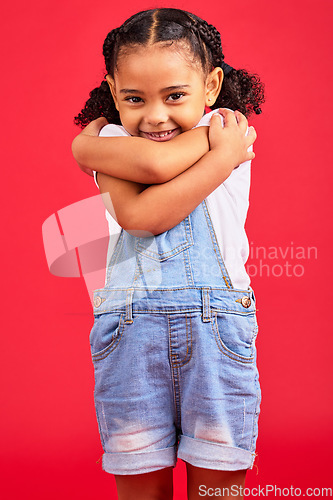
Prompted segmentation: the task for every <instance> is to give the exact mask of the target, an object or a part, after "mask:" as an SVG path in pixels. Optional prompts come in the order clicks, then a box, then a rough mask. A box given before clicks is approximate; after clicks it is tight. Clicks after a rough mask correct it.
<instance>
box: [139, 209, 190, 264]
mask: <svg viewBox="0 0 333 500" xmlns="http://www.w3.org/2000/svg"><path fill="white" fill-rule="evenodd" d="M192 245H193V235H192V227H191V220H190V216H188V217H186V218H185V219H184V220H182V221H181V222H180V223H179V224H178V225H177V226H175V227H173V228H172V229H170V230H169V231H165V232H164V233H162V234H158V235H157V236H150V237H148V238H137V241H136V243H135V251H136V252H138V253H139V254H141V255H144V256H145V257H149V258H150V259H153V260H156V261H158V262H163V261H165V260H167V259H170V258H171V257H174V256H175V255H177V254H179V253H180V252H183V251H184V250H186V249H187V248H189V247H190V246H192Z"/></svg>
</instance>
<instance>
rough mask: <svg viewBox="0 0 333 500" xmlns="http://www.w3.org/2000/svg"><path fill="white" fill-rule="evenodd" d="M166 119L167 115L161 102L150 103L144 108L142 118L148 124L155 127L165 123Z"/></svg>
mask: <svg viewBox="0 0 333 500" xmlns="http://www.w3.org/2000/svg"><path fill="white" fill-rule="evenodd" d="M168 119H169V116H168V114H167V112H166V109H165V107H164V106H163V104H152V105H151V106H149V108H147V109H146V114H145V118H144V120H145V122H146V123H147V124H148V125H152V126H154V127H157V126H158V125H160V124H163V123H166V122H167V121H168Z"/></svg>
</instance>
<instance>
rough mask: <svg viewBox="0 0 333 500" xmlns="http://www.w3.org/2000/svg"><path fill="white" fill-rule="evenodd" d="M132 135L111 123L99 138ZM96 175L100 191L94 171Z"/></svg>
mask: <svg viewBox="0 0 333 500" xmlns="http://www.w3.org/2000/svg"><path fill="white" fill-rule="evenodd" d="M129 135H130V134H129V133H128V132H127V130H126V129H125V128H124V127H122V126H121V125H115V124H114V123H109V124H108V125H105V127H103V128H102V129H101V130H100V133H99V137H128V136H129ZM93 174H94V180H95V184H96V186H97V187H98V189H99V185H98V182H97V172H96V171H95V170H93Z"/></svg>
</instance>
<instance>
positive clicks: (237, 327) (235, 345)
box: [211, 311, 258, 363]
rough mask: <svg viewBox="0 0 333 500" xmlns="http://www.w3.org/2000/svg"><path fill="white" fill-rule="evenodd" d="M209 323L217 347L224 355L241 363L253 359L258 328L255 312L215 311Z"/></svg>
mask: <svg viewBox="0 0 333 500" xmlns="http://www.w3.org/2000/svg"><path fill="white" fill-rule="evenodd" d="M211 324H212V329H213V332H214V335H215V338H216V341H217V345H218V348H219V349H220V351H221V352H222V353H223V354H224V355H226V356H228V357H230V358H231V359H234V360H236V361H240V362H242V363H252V362H253V361H254V342H255V338H256V333H257V328H258V327H257V321H256V317H255V313H251V314H235V313H234V314H232V313H220V312H216V311H215V312H214V313H213V318H212V322H211Z"/></svg>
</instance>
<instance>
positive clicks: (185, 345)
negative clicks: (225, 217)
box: [90, 201, 260, 474]
mask: <svg viewBox="0 0 333 500" xmlns="http://www.w3.org/2000/svg"><path fill="white" fill-rule="evenodd" d="M94 315H95V323H94V326H93V328H92V331H91V334H90V344H91V352H92V359H93V363H94V369H95V382H96V385H95V406H96V412H97V418H98V424H99V431H100V435H101V440H102V444H103V448H104V455H103V468H104V470H106V471H107V472H111V473H113V474H140V473H145V472H151V471H154V470H158V469H162V468H164V467H170V466H174V465H175V464H176V460H177V456H178V457H179V458H181V459H183V460H184V461H186V462H189V463H190V464H192V465H195V466H197V467H202V468H208V469H216V470H239V469H247V468H250V467H252V466H253V462H254V458H255V443H256V438H257V422H258V415H259V405H260V386H259V380H258V371H257V367H256V348H255V339H256V335H257V330H258V327H257V322H256V313H255V298H254V294H253V291H252V289H251V288H249V289H248V290H235V289H234V288H233V285H232V283H231V280H230V277H229V275H228V271H227V269H226V267H225V265H224V262H223V259H222V256H221V253H220V250H219V246H218V243H217V239H216V235H215V232H214V228H213V225H212V221H211V218H210V214H209V211H208V209H207V204H206V202H205V201H203V202H202V203H201V204H200V205H199V206H198V207H197V208H196V209H195V210H194V211H193V212H192V213H191V214H190V215H189V216H188V217H186V218H185V219H184V220H183V221H182V222H180V223H179V224H178V225H177V226H175V227H174V228H173V229H171V230H169V231H166V232H165V233H162V234H160V235H158V236H155V237H154V236H152V237H148V238H139V237H135V236H132V235H130V234H129V233H127V232H126V231H124V230H122V232H121V235H120V237H119V240H118V243H117V245H116V247H115V249H114V251H113V254H112V257H111V259H110V263H109V265H108V269H107V279H106V285H105V287H104V288H103V289H101V290H96V291H95V292H94Z"/></svg>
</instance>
